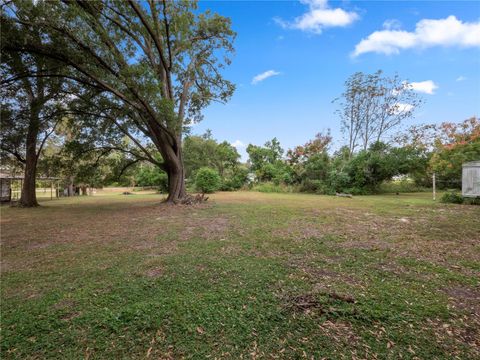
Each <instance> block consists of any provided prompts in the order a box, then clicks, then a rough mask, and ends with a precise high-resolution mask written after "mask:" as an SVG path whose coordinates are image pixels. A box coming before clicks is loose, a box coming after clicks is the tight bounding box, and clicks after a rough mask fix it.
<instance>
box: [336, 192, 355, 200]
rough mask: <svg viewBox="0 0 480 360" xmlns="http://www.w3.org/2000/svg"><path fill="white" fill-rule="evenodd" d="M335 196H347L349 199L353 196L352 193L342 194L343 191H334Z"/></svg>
mask: <svg viewBox="0 0 480 360" xmlns="http://www.w3.org/2000/svg"><path fill="white" fill-rule="evenodd" d="M335 196H339V197H347V198H350V199H351V198H352V197H353V195H352V194H344V193H336V194H335Z"/></svg>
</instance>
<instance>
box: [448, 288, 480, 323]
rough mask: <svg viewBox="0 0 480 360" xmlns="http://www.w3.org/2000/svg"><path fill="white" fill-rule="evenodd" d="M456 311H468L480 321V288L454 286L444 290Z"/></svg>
mask: <svg viewBox="0 0 480 360" xmlns="http://www.w3.org/2000/svg"><path fill="white" fill-rule="evenodd" d="M443 291H444V292H445V293H446V294H447V296H448V299H449V301H450V304H451V307H452V308H454V309H458V310H462V311H466V312H468V313H470V314H471V315H473V316H477V317H479V319H480V288H470V287H465V286H453V287H449V288H446V289H444V290H443Z"/></svg>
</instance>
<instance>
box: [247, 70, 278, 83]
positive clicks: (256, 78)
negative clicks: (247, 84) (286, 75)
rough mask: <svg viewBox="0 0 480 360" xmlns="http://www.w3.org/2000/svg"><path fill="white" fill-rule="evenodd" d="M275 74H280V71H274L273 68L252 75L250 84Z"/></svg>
mask: <svg viewBox="0 0 480 360" xmlns="http://www.w3.org/2000/svg"><path fill="white" fill-rule="evenodd" d="M276 75H280V73H279V72H278V71H275V70H268V71H265V72H263V73H261V74H258V75H256V76H254V77H253V79H252V84H253V85H255V84H257V83H259V82H260V81H263V80H265V79H268V78H269V77H272V76H276Z"/></svg>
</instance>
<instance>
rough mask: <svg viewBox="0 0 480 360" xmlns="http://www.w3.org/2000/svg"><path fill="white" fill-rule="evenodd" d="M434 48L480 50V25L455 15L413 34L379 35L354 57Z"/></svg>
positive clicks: (424, 24) (426, 23)
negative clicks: (371, 53)
mask: <svg viewBox="0 0 480 360" xmlns="http://www.w3.org/2000/svg"><path fill="white" fill-rule="evenodd" d="M433 46H445V47H447V46H459V47H480V21H478V22H471V23H469V22H463V21H460V20H458V19H457V18H456V17H455V16H453V15H451V16H449V17H447V18H445V19H438V20H435V19H423V20H420V21H419V22H418V23H417V25H416V27H415V31H413V32H409V31H404V30H392V29H386V30H380V31H375V32H373V33H372V34H370V35H369V36H368V37H367V38H366V39H363V40H362V41H360V42H359V43H358V44H357V45H356V46H355V50H354V51H353V53H352V56H354V57H355V56H358V55H360V54H364V53H368V52H375V53H381V54H387V55H390V54H398V53H399V52H400V50H404V49H411V48H428V47H433Z"/></svg>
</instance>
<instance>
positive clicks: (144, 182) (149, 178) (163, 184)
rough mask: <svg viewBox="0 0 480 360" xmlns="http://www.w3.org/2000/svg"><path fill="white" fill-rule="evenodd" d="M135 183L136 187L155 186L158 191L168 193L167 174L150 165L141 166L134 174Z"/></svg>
mask: <svg viewBox="0 0 480 360" xmlns="http://www.w3.org/2000/svg"><path fill="white" fill-rule="evenodd" d="M135 181H136V183H137V185H138V186H157V187H158V189H159V191H161V192H167V191H168V176H167V174H166V173H165V172H164V171H163V170H161V169H159V168H158V167H155V166H153V165H151V164H142V166H141V167H140V169H138V170H137V171H136V173H135Z"/></svg>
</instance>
